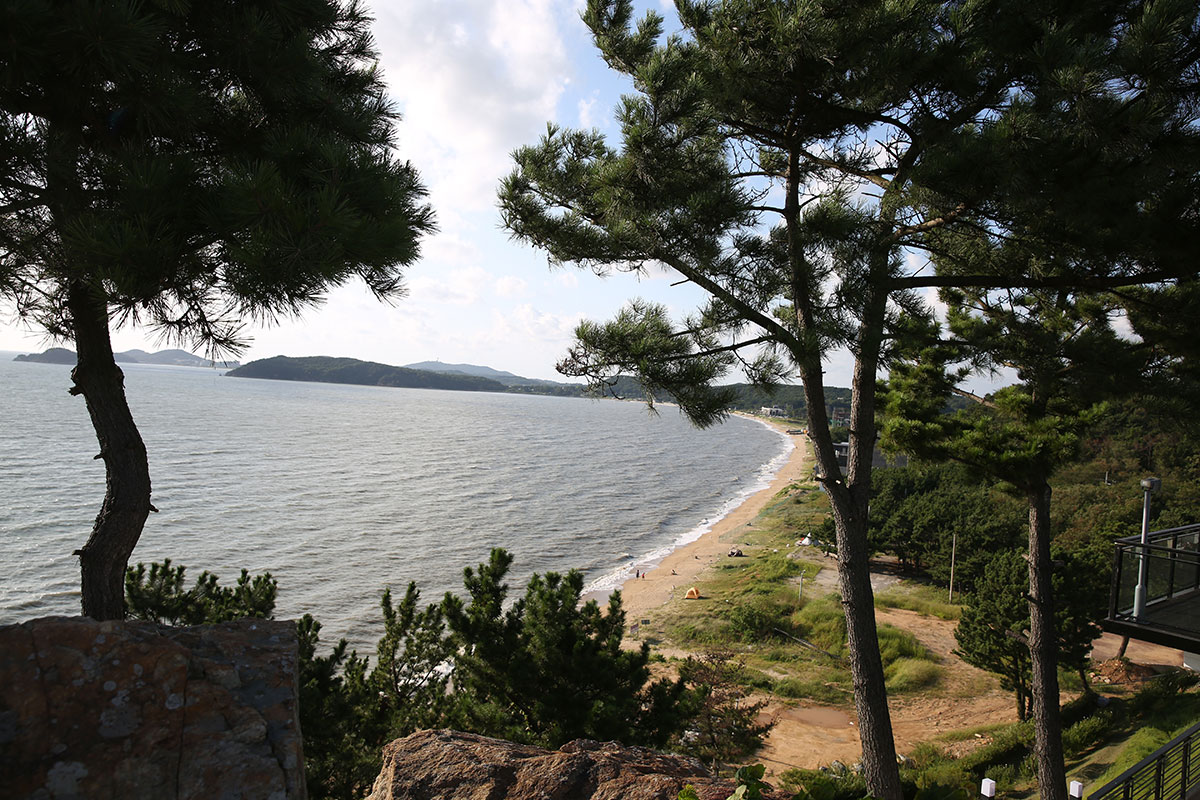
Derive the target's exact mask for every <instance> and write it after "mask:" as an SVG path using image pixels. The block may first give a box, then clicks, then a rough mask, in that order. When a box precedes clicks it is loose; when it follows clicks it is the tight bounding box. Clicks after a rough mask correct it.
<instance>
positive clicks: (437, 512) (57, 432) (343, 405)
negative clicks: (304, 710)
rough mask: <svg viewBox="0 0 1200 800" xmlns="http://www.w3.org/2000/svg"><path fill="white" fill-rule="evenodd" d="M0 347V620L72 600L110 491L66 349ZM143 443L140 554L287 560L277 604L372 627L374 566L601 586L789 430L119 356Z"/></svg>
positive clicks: (751, 478) (434, 592)
mask: <svg viewBox="0 0 1200 800" xmlns="http://www.w3.org/2000/svg"><path fill="white" fill-rule="evenodd" d="M11 358H12V356H11V354H10V355H6V356H0V565H2V566H3V570H4V579H3V581H0V622H12V621H17V620H21V619H27V618H30V617H35V616H42V615H45V614H52V613H65V614H75V613H78V603H79V600H78V567H77V563H76V559H75V558H74V557H73V556H72V555H71V553H72V551H74V550H75V549H77V548H78V547H79V546H81V545H82V544H83V542H84V541H85V539H86V538H87V533H88V531H89V530H90V527H91V523H92V520H93V519H94V518H95V514H96V511H97V510H98V508H99V505H100V501H101V499H102V497H103V494H104V468H103V465H102V463H101V462H99V461H95V460H93V458H92V457H93V456H94V455H95V453H96V451H97V446H96V440H95V435H94V434H93V432H92V429H91V425H90V423H89V421H88V418H87V413H86V410H85V408H84V404H83V401H82V399H80V398H74V397H71V396H70V395H69V394H68V393H67V388H68V386H69V384H70V370H69V368H68V367H65V366H58V365H52V364H27V363H15V362H12V361H11V360H10V359H11ZM124 369H125V373H126V388H127V392H128V395H129V401H130V405H131V406H132V408H133V412H134V417H135V419H136V420H137V421H138V425H139V427H140V429H141V431H142V435H143V437H144V438H145V440H146V444H147V447H148V449H149V452H150V468H151V476H152V479H153V481H154V504H155V505H156V506H157V507H158V508H159V510H160V512H161V513H158V514H152V515H151V517H150V521H149V523H148V525H147V527H146V530H145V533H143V535H142V538H141V541H140V543H139V544H138V546H137V549H136V550H135V551H134V560H135V561H145V562H150V561H156V560H162V559H163V558H171V559H172V560H173V561H174V562H175V563H177V564H185V565H187V566H188V567H189V568H190V576H189V583H190V581H191V579H194V577H195V575H197V574H198V573H199V571H200V570H201V569H208V570H211V571H213V572H216V573H217V574H218V575H220V576H221V578H222V582H224V583H232V582H233V580H234V579H235V578H236V577H237V574H238V571H239V570H240V569H241V568H242V567H246V568H248V569H250V570H251V571H252V572H261V571H266V570H269V571H270V572H271V573H273V574H274V575H275V577H276V578H277V579H278V580H279V584H280V595H279V603H278V606H277V609H276V613H277V615H278V616H281V617H292V616H298V615H300V614H303V613H305V612H311V613H312V614H313V615H314V616H316V617H317V618H318V619H319V620H321V621H322V623H323V624H324V626H325V627H324V635H323V638H333V637H336V636H342V635H346V636H349V637H350V638H351V640H352V642H354V643H355V644H358V645H359V646H360V647H361V646H362V645H364V644H365V643H366V642H367V641H368V640H373V638H374V635H375V632H376V628H377V623H376V619H377V617H378V613H377V603H378V598H379V593H380V591H381V590H382V589H383V587H384V586H393V587H397V588H399V589H401V590H402V589H403V587H404V586H405V585H406V584H407V582H408V581H410V580H415V581H417V583H418V585H419V586H420V587H421V589H422V592H423V596H424V597H425V598H426V599H428V600H434V599H436V598H437V597H440V595H441V593H442V592H444V591H446V590H455V589H458V588H459V587H460V585H461V575H462V568H463V567H464V566H467V565H473V564H476V563H478V562H480V561H481V560H484V559H486V558H487V554H488V551H489V549H490V548H492V547H495V546H503V547H505V548H508V549H509V550H510V551H512V552H513V553H514V554H515V556H516V560H515V563H514V565H513V572H512V575H511V578H512V580H511V581H510V583H511V584H512V585H513V586H514V588H516V587H519V586H520V585H522V584H523V581H524V580H525V579H526V578H527V577H528V576H529V575H530V574H531V573H533V572H544V571H546V570H557V571H565V570H567V569H569V568H572V567H576V568H579V569H581V570H583V571H584V572H585V574H586V577H587V579H588V581H589V582H590V583H591V584H592V586H593V587H604V586H611V585H613V584H614V583H616V582H617V581H619V580H621V579H622V578H623V576H624V573H625V571H626V570H628V571H629V572H632V570H633V569H635V568H636V567H637V566H638V565H644V564H646V563H649V562H650V561H652V560H653V559H655V558H657V557H661V555H662V553H663V552H665V550H666V549H669V548H670V547H671V546H673V545H674V544H676V543H678V542H680V541H682V540H687V539H689V538H694V537H695V536H696V535H698V534H699V533H700V532H701V531H703V530H704V529H706V527H707V525H709V524H711V522H713V521H715V520H716V519H717V518H719V517H720V516H721V515H723V514H724V513H726V512H727V511H728V510H729V509H730V508H732V507H733V506H735V505H736V504H737V503H738V502H740V501H741V500H742V499H744V497H745V496H746V495H748V494H749V493H750V492H752V491H754V490H756V489H758V488H761V487H762V486H763V485H765V481H766V479H767V478H768V477H769V476H770V474H772V473H773V472H774V470H775V469H777V468H778V466H779V465H780V463H782V459H783V458H785V457H786V453H787V451H788V450H789V449H790V444H789V443H788V442H787V441H786V439H785V437H781V436H780V435H779V434H777V433H775V432H774V431H772V430H771V429H769V428H767V427H765V426H763V425H760V424H758V423H756V422H753V421H749V420H744V419H736V418H735V419H731V420H729V421H728V422H726V423H725V424H724V425H720V426H717V427H716V428H715V429H711V430H707V431H697V430H694V429H693V428H692V427H691V426H690V425H688V423H687V422H686V421H684V420H683V419H682V418H681V417H680V416H679V415H678V414H677V413H676V411H675V410H674V409H672V408H664V409H662V412H661V414H660V415H658V416H654V415H650V414H648V413H647V412H646V409H645V407H644V406H643V405H642V404H640V403H623V402H617V401H611V400H609V401H589V400H580V399H574V398H554V397H532V396H523V395H508V394H487V393H473V392H443V391H432V390H419V389H390V388H376V387H359V386H337V385H328V384H314V383H289V382H280V381H257V380H246V379H238V378H227V377H224V376H223V375H220V374H219V373H218V372H216V371H210V370H203V369H187V368H171V367H154V366H139V365H126V366H125V367H124Z"/></svg>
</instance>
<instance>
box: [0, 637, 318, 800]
mask: <svg viewBox="0 0 1200 800" xmlns="http://www.w3.org/2000/svg"><path fill="white" fill-rule="evenodd" d="M296 668H297V639H296V627H295V623H293V622H284V621H265V620H241V621H238V622H228V623H222V624H220V625H212V626H200V627H195V628H168V627H164V626H159V625H154V624H151V623H145V622H96V621H94V620H90V619H86V618H79V617H51V618H46V619H38V620H33V621H31V622H26V623H23V624H20V625H7V626H3V627H0V786H2V787H3V790H0V794H3V796H4V797H6V798H8V797H11V798H36V799H37V800H66V798H99V797H112V798H122V800H141V799H142V798H145V800H168V799H171V800H174V799H179V800H182V798H197V800H199V798H204V800H212V799H214V798H228V799H229V800H233V799H234V798H246V800H251V799H253V800H266V799H268V798H270V800H283V798H303V797H305V790H304V767H303V752H302V747H301V739H300V726H299V720H298V717H297V713H298V705H297V673H296Z"/></svg>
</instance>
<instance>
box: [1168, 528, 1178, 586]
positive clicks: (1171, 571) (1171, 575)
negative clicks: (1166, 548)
mask: <svg viewBox="0 0 1200 800" xmlns="http://www.w3.org/2000/svg"><path fill="white" fill-rule="evenodd" d="M1178 547H1179V534H1177V533H1173V534H1171V552H1170V553H1169V554H1168V555H1167V560H1168V561H1169V563H1170V566H1169V567H1168V568H1167V597H1174V596H1175V560H1176V559H1177V558H1179V550H1178V549H1177V548H1178Z"/></svg>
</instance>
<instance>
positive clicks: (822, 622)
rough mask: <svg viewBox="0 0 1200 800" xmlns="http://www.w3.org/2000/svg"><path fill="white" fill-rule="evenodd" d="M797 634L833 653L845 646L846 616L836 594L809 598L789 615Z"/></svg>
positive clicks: (841, 650) (836, 653) (839, 653)
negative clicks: (813, 598)
mask: <svg viewBox="0 0 1200 800" xmlns="http://www.w3.org/2000/svg"><path fill="white" fill-rule="evenodd" d="M791 622H792V625H793V626H794V628H795V629H796V630H797V631H799V635H800V636H801V637H803V638H805V639H808V640H809V641H810V642H812V643H813V644H815V645H816V646H817V647H820V648H821V649H823V650H828V651H829V652H830V653H833V654H834V655H841V654H842V652H843V651H844V649H845V646H846V617H845V616H844V614H843V613H842V608H841V606H840V605H839V604H838V603H837V600H836V595H829V596H827V597H822V598H819V599H815V600H809V601H808V602H807V603H805V604H804V606H803V607H801V609H800V610H799V611H797V612H796V613H795V614H793V615H792V617H791Z"/></svg>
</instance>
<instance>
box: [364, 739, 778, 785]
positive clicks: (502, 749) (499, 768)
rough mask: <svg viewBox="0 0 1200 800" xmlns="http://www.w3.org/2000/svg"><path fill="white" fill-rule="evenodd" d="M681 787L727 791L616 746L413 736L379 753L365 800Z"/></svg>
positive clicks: (701, 774) (644, 752) (686, 768)
mask: <svg viewBox="0 0 1200 800" xmlns="http://www.w3.org/2000/svg"><path fill="white" fill-rule="evenodd" d="M687 784H691V785H692V786H694V787H695V788H696V791H697V794H698V795H699V797H700V798H701V799H702V800H725V798H727V797H729V795H730V793H731V792H732V791H733V789H734V786H733V784H732V782H731V781H728V780H719V779H716V778H714V777H713V776H712V774H711V773H709V771H708V770H706V769H705V768H704V766H703V765H702V764H701V763H700V762H699V761H697V760H696V759H693V758H686V757H684V756H674V755H665V754H663V753H659V752H656V751H654V750H648V749H646V748H642V747H624V746H622V745H620V744H616V743H615V742H605V743H601V742H593V741H589V740H587V739H577V740H575V741H573V742H569V743H567V744H565V745H563V746H562V747H561V748H559V749H558V750H543V749H542V748H540V747H532V746H529V745H523V744H513V743H512V742H505V741H501V740H499V739H489V738H488V737H486V736H477V735H475V734H472V733H459V732H457V731H447V730H440V731H418V732H417V733H414V734H412V735H411V736H406V737H405V738H403V739H397V740H396V741H394V742H392V743H391V744H389V745H387V746H386V747H385V748H384V750H383V771H382V772H380V774H379V777H378V778H377V779H376V780H375V786H374V788H373V789H372V791H371V794H370V796H369V797H368V798H367V800H675V798H676V797H678V795H679V790H680V789H682V788H683V787H684V786H686V785H687ZM766 796H767V797H769V796H770V795H766Z"/></svg>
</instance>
